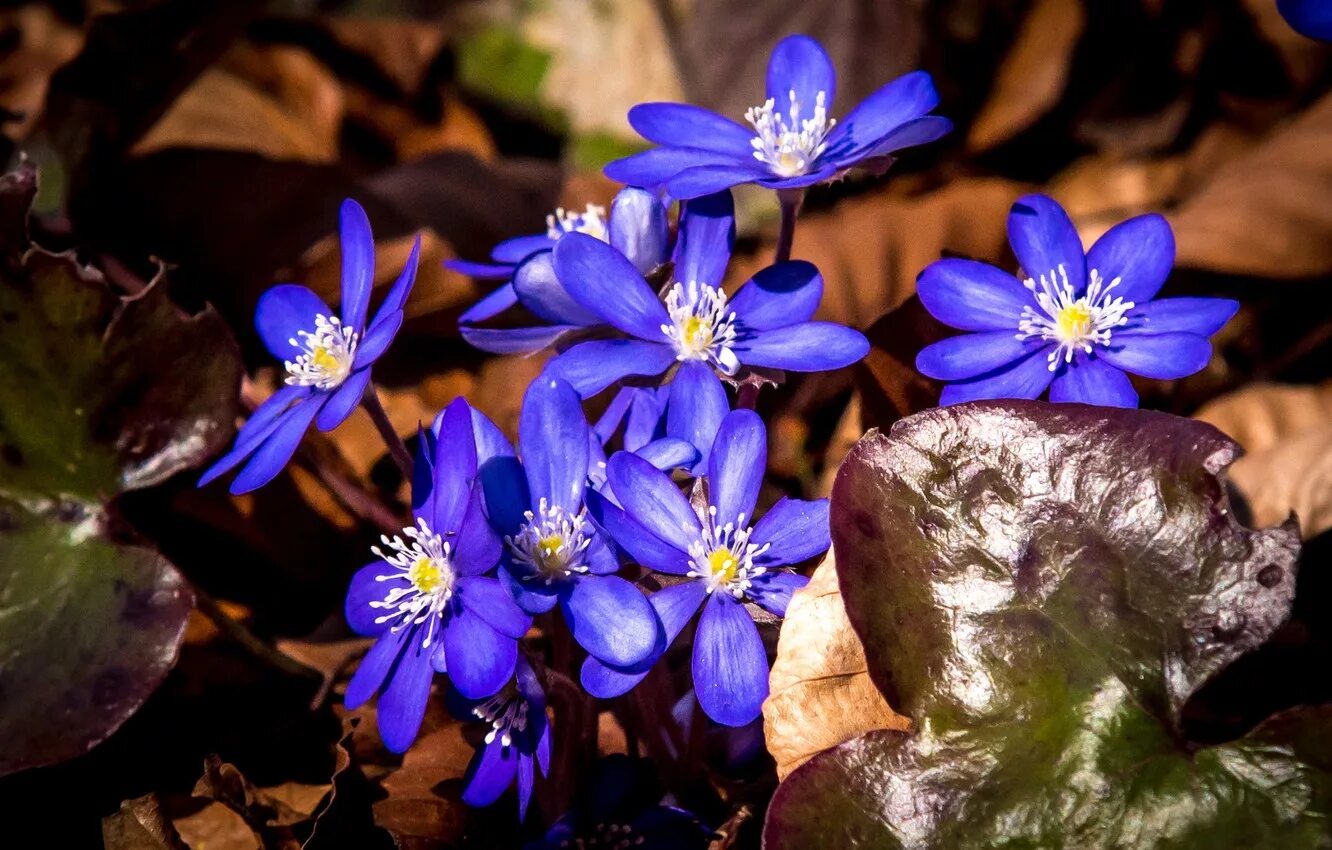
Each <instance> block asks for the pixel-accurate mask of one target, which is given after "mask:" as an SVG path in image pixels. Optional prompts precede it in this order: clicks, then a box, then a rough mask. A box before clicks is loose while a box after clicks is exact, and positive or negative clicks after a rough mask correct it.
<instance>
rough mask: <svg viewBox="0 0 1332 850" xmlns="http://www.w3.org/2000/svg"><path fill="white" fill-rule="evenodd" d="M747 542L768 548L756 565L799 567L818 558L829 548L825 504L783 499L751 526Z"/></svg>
mask: <svg viewBox="0 0 1332 850" xmlns="http://www.w3.org/2000/svg"><path fill="white" fill-rule="evenodd" d="M749 542H751V543H756V544H758V545H760V546H762V545H763V544H765V543H767V544H770V546H771V548H769V549H768V551H767V552H765V553H763V554H762V555H760V556H759V557H758V559H757V560H758V563H759V564H760V565H763V566H766V565H769V564H798V563H800V562H801V561H804V560H806V559H809V558H812V557H814V556H815V555H821V554H823V553H824V552H826V551H828V547H829V546H831V545H832V538H831V537H830V536H829V533H828V500H827V499H816V500H814V501H808V502H807V501H805V500H803V499H788V498H786V497H784V496H783V497H782V498H781V499H779V500H778V502H777V504H775V505H773V506H772V507H771V508H769V509H768V512H767V513H766V514H764V515H763V519H761V520H759V521H758V522H757V523H755V525H754V531H753V533H752V534H750V536H749Z"/></svg>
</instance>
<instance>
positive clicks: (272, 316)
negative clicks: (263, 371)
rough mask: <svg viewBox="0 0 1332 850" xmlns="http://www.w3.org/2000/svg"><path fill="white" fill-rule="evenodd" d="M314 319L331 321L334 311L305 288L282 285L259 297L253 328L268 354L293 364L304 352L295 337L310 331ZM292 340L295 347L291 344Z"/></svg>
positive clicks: (297, 338)
mask: <svg viewBox="0 0 1332 850" xmlns="http://www.w3.org/2000/svg"><path fill="white" fill-rule="evenodd" d="M316 315H322V316H328V317H330V318H331V317H332V316H333V310H332V309H331V308H330V307H329V306H328V305H327V304H325V303H324V299H322V298H320V297H319V296H318V295H315V294H314V293H313V292H311V291H310V290H309V289H307V288H305V287H304V286H299V285H297V284H294V283H284V284H281V285H279V286H275V287H273V288H272V289H270V290H268V291H267V292H265V293H264V294H263V295H261V296H259V304H258V306H257V307H255V311H254V327H255V329H256V330H258V331H259V338H260V339H262V340H263V341H264V346H265V347H266V348H268V351H269V353H270V354H272V355H273V356H274V357H276V358H278V359H279V360H284V361H285V360H295V359H296V355H298V354H300V353H301V352H302V351H303V350H304V349H303V347H301V346H300V337H299V336H298V335H297V334H299V333H300V332H301V331H313V330H314V329H315V316H316ZM293 339H294V340H296V341H297V345H292V344H291V340H293Z"/></svg>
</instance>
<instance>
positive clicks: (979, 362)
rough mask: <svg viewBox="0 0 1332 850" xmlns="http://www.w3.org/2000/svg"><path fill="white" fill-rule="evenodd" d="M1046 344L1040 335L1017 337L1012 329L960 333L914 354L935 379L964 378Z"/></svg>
mask: <svg viewBox="0 0 1332 850" xmlns="http://www.w3.org/2000/svg"><path fill="white" fill-rule="evenodd" d="M1048 346H1049V343H1048V342H1045V341H1043V340H1039V339H1026V340H1020V339H1018V338H1017V334H1016V333H1014V332H1013V331H1011V330H1008V331H989V332H987V333H975V334H959V335H958V336H950V337H948V338H947V339H942V340H940V341H938V342H936V343H933V344H931V345H927V346H925V347H924V348H922V349H921V350H920V353H919V354H917V355H916V368H917V369H918V370H920V372H921V373H922V374H924V375H925V376H927V377H930V378H934V379H935V380H939V381H965V380H967V379H968V378H974V377H976V376H978V375H984V374H986V373H988V372H993V371H995V370H996V369H1002V368H1003V367H1005V366H1007V365H1008V364H1009V363H1013V362H1015V361H1017V360H1021V359H1022V358H1023V357H1026V356H1027V355H1028V354H1031V353H1032V352H1033V351H1037V350H1039V349H1041V348H1045V347H1048Z"/></svg>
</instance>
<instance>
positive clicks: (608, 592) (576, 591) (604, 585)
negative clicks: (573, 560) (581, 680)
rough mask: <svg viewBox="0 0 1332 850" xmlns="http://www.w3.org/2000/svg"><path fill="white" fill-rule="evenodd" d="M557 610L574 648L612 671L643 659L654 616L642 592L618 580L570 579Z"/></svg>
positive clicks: (651, 641)
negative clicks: (604, 663) (561, 613)
mask: <svg viewBox="0 0 1332 850" xmlns="http://www.w3.org/2000/svg"><path fill="white" fill-rule="evenodd" d="M571 584H572V587H571V588H570V589H569V591H568V592H567V593H565V594H562V595H561V596H560V609H561V611H563V612H564V621H565V622H566V623H568V625H569V631H570V632H572V633H573V636H574V640H576V641H578V645H579V646H581V647H582V648H583V649H586V650H587V651H588V652H589V653H590V654H592V655H594V656H596V657H597V658H600V659H601V660H602V661H604V662H606V663H607V664H610V665H612V666H615V667H627V666H629V665H631V664H636V663H638V662H640V661H642V660H643V659H645V658H647V657H648V655H650V654H651V653H652V649H653V647H654V646H656V643H657V614H656V612H655V611H654V610H653V608H652V606H651V605H650V604H649V603H648V600H647V597H646V596H644V595H643V593H642V591H640V590H639V589H638V588H636V587H634V586H633V585H632V584H630V583H629V582H628V581H625V580H624V579H622V578H620V577H619V576H574V577H573V579H572V582H571Z"/></svg>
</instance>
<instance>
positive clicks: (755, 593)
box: [748, 570, 809, 617]
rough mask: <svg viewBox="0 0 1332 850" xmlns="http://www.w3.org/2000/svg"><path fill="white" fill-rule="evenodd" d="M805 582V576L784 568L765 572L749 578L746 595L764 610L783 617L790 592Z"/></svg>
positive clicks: (807, 582) (788, 603)
mask: <svg viewBox="0 0 1332 850" xmlns="http://www.w3.org/2000/svg"><path fill="white" fill-rule="evenodd" d="M807 584H809V579H808V578H807V577H805V576H802V575H798V574H796V573H792V572H788V571H786V570H778V571H774V572H766V573H762V574H761V575H757V576H755V577H754V578H753V579H752V580H751V583H750V585H749V591H748V595H749V598H750V599H753V600H754V601H755V602H757V603H758V604H759V605H760V606H761V607H762V608H763V609H764V610H765V611H769V612H771V613H773V614H776V615H777V616H778V617H785V616H786V606H788V605H790V604H791V594H792V593H795V592H796V591H797V590H799V589H800V588H802V587H804V586H805V585H807Z"/></svg>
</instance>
